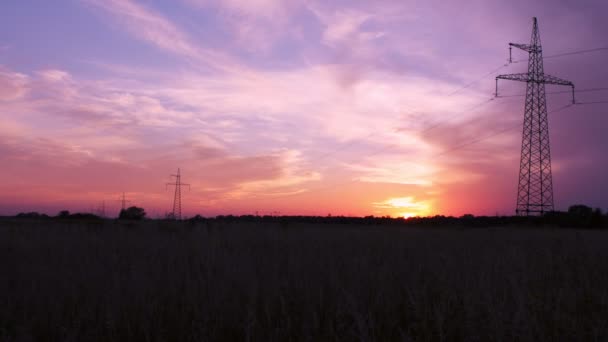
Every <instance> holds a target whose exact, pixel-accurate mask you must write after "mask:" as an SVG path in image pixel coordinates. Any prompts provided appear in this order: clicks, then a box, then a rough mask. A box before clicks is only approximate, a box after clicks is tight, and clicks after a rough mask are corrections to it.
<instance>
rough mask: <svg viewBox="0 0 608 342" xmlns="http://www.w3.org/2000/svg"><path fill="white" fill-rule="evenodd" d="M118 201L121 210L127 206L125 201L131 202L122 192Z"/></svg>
mask: <svg viewBox="0 0 608 342" xmlns="http://www.w3.org/2000/svg"><path fill="white" fill-rule="evenodd" d="M118 201H119V202H120V208H121V210H125V209H126V208H127V203H129V202H131V201H129V200H127V199H126V197H125V193H124V192H123V193H122V197H121V198H120V199H119V200H118Z"/></svg>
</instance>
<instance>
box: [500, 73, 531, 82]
mask: <svg viewBox="0 0 608 342" xmlns="http://www.w3.org/2000/svg"><path fill="white" fill-rule="evenodd" d="M499 79H501V80H509V81H520V82H528V81H529V80H530V75H529V74H528V73H521V74H506V75H498V76H496V81H497V82H498V80H499Z"/></svg>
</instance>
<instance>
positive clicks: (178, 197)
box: [165, 168, 190, 220]
mask: <svg viewBox="0 0 608 342" xmlns="http://www.w3.org/2000/svg"><path fill="white" fill-rule="evenodd" d="M171 177H175V183H167V184H166V185H165V188H166V187H167V186H169V185H172V186H175V195H174V197H173V212H172V213H171V216H172V217H171V218H173V219H175V220H181V219H182V189H181V188H182V186H187V187H188V189H190V184H186V183H182V176H181V175H180V172H179V168H178V169H177V174H176V175H171Z"/></svg>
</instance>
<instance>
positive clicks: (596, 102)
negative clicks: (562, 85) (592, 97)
mask: <svg viewBox="0 0 608 342" xmlns="http://www.w3.org/2000/svg"><path fill="white" fill-rule="evenodd" d="M577 104H578V105H590V104H608V101H592V102H578V103H577Z"/></svg>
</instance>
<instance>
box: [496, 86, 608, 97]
mask: <svg viewBox="0 0 608 342" xmlns="http://www.w3.org/2000/svg"><path fill="white" fill-rule="evenodd" d="M605 90H608V87H599V88H587V89H576V90H575V93H577V94H578V93H588V92H598V91H605ZM569 93H570V91H564V90H560V91H552V92H548V93H545V94H547V95H553V94H569ZM522 96H526V94H512V95H498V96H497V97H498V98H502V97H522Z"/></svg>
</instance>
